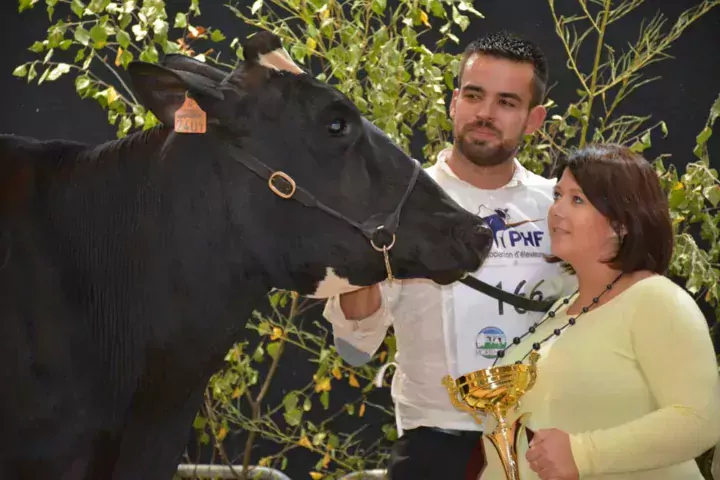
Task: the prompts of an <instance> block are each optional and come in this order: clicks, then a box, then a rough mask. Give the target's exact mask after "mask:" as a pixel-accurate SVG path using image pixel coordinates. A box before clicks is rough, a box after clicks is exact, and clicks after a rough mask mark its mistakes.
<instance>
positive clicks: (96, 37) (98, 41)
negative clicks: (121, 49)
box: [90, 24, 108, 49]
mask: <svg viewBox="0 0 720 480" xmlns="http://www.w3.org/2000/svg"><path fill="white" fill-rule="evenodd" d="M90 38H91V39H92V41H93V42H94V45H93V47H94V48H97V49H101V48H104V47H105V45H106V44H107V38H108V34H107V32H106V31H105V28H103V27H101V26H100V25H99V24H95V26H94V27H93V28H91V29H90Z"/></svg>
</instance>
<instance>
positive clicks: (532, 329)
mask: <svg viewBox="0 0 720 480" xmlns="http://www.w3.org/2000/svg"><path fill="white" fill-rule="evenodd" d="M622 276H623V273H622V272H621V273H620V275H618V276H617V277H615V280H613V281H612V282H610V283H609V284H607V285H606V286H605V290H603V291H602V292H601V293H600V295H598V296H597V297H595V298H593V299H592V303H591V304H590V305H587V306H585V307H583V308H582V310H581V311H580V313H578V314H577V315H575V316H574V317H570V318H569V319H568V321H567V323H566V324H565V325H563V326H562V327H560V328H556V329H555V330H553V332H552V333H551V334H550V335H548V336H547V337H545V338H544V339H543V340H541V341H540V342H535V343H533V345H532V349H530V351H528V353H526V354H525V356H524V357H523V358H522V359H521V360H518V361H517V362H515V363H516V364H520V363H522V362H523V360H525V359H526V358H527V357H528V356H529V355H530V354H531V353H532V352H533V351H538V350H540V347H542V345H543V344H544V343H545V342H547V341H548V340H550V339H551V338H553V337H559V336H560V334H561V333H562V331H563V330H565V329H566V328H568V327H571V326H573V325H575V323H576V321H577V319H578V318H580V317H581V316H582V315H583V314H584V313H587V312H588V311H589V310H590V309H591V308H592V307H593V306H595V305H596V304H597V303H598V302H599V301H600V297H602V296H603V295H604V294H605V293H607V292H609V291H610V290H612V288H613V286H614V285H615V284H616V283H617V281H618V280H620V277H622ZM577 292H578V290H575V292H574V293H573V294H572V295H570V296H569V297H566V298H564V299H563V301H562V302H561V303H560V305H558V306H557V308H555V310H552V311H549V312H548V313H547V315H546V316H545V317H544V318H543V319H542V320H540V321H539V322H538V323H534V324H533V325H532V326H531V327H530V328H529V329H528V331H527V332H525V333H523V334H522V335H521V336H519V337H515V338H513V343H512V344H510V345H508V346H507V347H506V348H504V349H503V350H498V352H497V353H496V354H495V361H494V362H493V364H492V366H493V367H494V366H495V365H496V364H497V362H498V361H499V360H500V359H501V358H503V357H504V356H505V352H507V351H508V350H509V349H510V348H512V347H514V346H515V345H518V344H520V342H522V339H523V338H525V337H527V336H528V335H531V334H533V333H535V331H536V330H537V327H539V326H540V325H542V324H543V323H545V322H546V321H547V319H548V318H554V317H555V314H556V313H557V312H558V310H560V309H561V308H562V307H563V306H564V305H567V304H568V303H570V298H572V297H573V296H574V295H575V294H576V293H577Z"/></svg>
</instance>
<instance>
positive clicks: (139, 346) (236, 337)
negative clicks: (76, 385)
mask: <svg viewBox="0 0 720 480" xmlns="http://www.w3.org/2000/svg"><path fill="white" fill-rule="evenodd" d="M168 135H169V131H168V130H166V129H156V130H154V131H150V132H144V133H140V134H135V135H134V136H130V137H129V138H126V139H123V140H118V141H114V142H109V143H108V144H105V145H103V146H101V147H99V148H96V149H93V150H92V151H90V152H88V154H87V158H85V159H84V160H85V162H86V163H85V164H84V165H83V164H82V162H81V164H80V165H78V167H77V170H76V172H75V174H74V178H73V179H72V180H71V181H70V182H69V183H68V185H70V187H69V188H66V189H64V190H63V191H62V192H59V195H58V198H62V199H63V201H62V202H60V205H61V207H59V208H63V210H64V211H62V212H58V215H63V216H64V217H65V218H66V219H67V222H65V224H64V225H66V226H68V227H69V228H68V229H67V230H66V231H64V232H61V233H62V235H60V236H59V237H61V238H64V239H65V240H66V242H63V245H64V247H65V251H64V252H58V253H60V255H61V257H62V258H66V259H69V260H70V261H71V262H73V267H74V268H71V269H69V270H68V271H69V272H73V271H74V272H75V273H77V271H78V270H79V271H81V272H83V273H82V275H80V276H74V277H73V278H67V281H70V282H81V283H84V284H83V285H78V288H79V289H80V291H90V290H91V289H92V288H97V289H98V290H99V291H98V292H96V293H95V294H94V295H93V296H91V297H89V298H88V297H86V298H79V299H78V302H81V303H83V305H82V306H81V307H82V310H83V311H84V312H85V315H86V320H87V321H88V322H96V323H97V322H100V323H99V324H96V325H94V329H93V331H94V333H95V335H96V338H94V339H93V340H94V341H99V342H100V344H101V345H102V344H103V343H104V348H105V350H104V351H103V352H102V353H103V355H106V356H108V358H107V359H106V360H107V361H108V362H109V364H111V365H114V366H115V368H116V370H115V371H114V372H110V375H111V378H113V380H114V381H115V382H116V385H115V388H119V389H124V388H127V387H129V386H130V384H133V383H135V384H136V385H137V386H139V388H140V389H141V392H140V393H138V392H136V393H135V394H134V395H133V398H134V401H138V399H142V398H148V399H152V402H151V403H152V404H153V405H156V406H157V407H158V408H163V405H162V402H158V399H159V398H160V397H163V396H167V397H171V396H173V397H177V395H187V396H190V395H191V394H192V392H196V391H197V388H198V387H204V386H205V383H206V382H207V379H208V377H209V376H210V375H211V374H212V373H214V372H215V371H217V369H218V368H219V367H220V366H221V364H222V359H223V358H224V356H225V354H226V353H227V352H228V350H229V349H230V348H231V346H232V344H233V342H236V341H240V340H242V339H243V337H244V335H245V332H246V331H247V330H246V329H245V323H246V319H247V318H248V317H249V316H250V315H251V313H252V311H253V309H254V308H255V307H256V306H257V305H258V303H259V302H262V301H263V295H264V294H265V293H266V291H267V289H268V286H267V285H266V284H265V281H264V275H263V273H262V271H261V270H260V269H259V268H258V267H256V266H255V264H254V263H253V261H252V257H251V256H250V255H248V254H247V253H246V250H245V249H244V248H243V245H240V244H239V241H238V240H237V239H238V238H241V236H242V235H241V232H238V231H234V230H235V229H239V228H245V227H244V226H242V225H241V224H238V223H236V222H233V221H231V219H230V218H229V215H230V213H229V209H230V207H229V205H228V198H230V197H229V196H228V192H227V191H226V189H227V185H226V184H224V183H223V181H222V175H221V173H222V172H220V171H218V168H219V167H218V165H217V164H213V163H212V162H211V159H210V158H209V157H210V155H208V156H207V157H205V158H203V155H202V154H203V152H202V150H201V149H199V147H197V145H198V144H199V142H202V139H200V138H197V137H196V138H188V137H185V138H177V137H175V138H173V137H172V136H168ZM168 138H170V141H172V142H178V144H177V145H175V146H174V147H173V146H171V145H168V144H167V143H166V141H167V140H168ZM168 147H170V148H168ZM163 152H165V153H167V155H166V156H163V155H161V153H163ZM205 153H208V152H205ZM84 168H92V169H93V172H92V175H87V174H86V172H84ZM89 178H92V179H93V180H92V181H90V180H88V179H89ZM234 201H235V202H237V201H239V200H238V199H237V197H235V198H234ZM55 238H58V237H55ZM80 245H84V246H86V247H87V249H85V248H83V249H79V248H77V247H78V246H80ZM90 252H99V253H96V254H92V253H90ZM91 285H92V287H91ZM108 302H111V303H112V305H108ZM103 307H105V308H103ZM107 307H109V308H107ZM100 311H109V312H111V313H109V317H106V318H103V319H99V318H98V316H97V313H98V312H100ZM108 324H112V326H113V329H114V332H112V335H111V334H110V333H111V332H106V331H102V329H103V327H102V325H108ZM117 338H125V339H127V343H128V344H127V345H123V346H122V348H125V349H127V351H126V352H125V355H131V356H132V358H136V359H142V361H141V362H139V363H138V365H137V366H133V371H123V369H124V368H125V367H124V366H123V365H121V364H119V363H118V362H115V363H113V362H114V361H115V359H113V358H112V355H113V351H115V350H117V346H116V345H113V344H114V342H116V341H117Z"/></svg>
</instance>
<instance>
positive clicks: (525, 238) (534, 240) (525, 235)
mask: <svg viewBox="0 0 720 480" xmlns="http://www.w3.org/2000/svg"><path fill="white" fill-rule="evenodd" d="M481 207H482V206H481ZM485 208H487V207H485ZM493 212H494V213H493V214H492V215H488V216H486V217H480V218H482V219H483V220H485V223H486V224H487V226H488V227H490V230H492V232H493V236H494V237H495V244H496V245H497V244H498V242H499V241H500V242H502V246H503V247H505V246H506V245H505V240H504V239H503V238H502V234H503V232H504V231H507V232H508V240H509V241H510V247H515V246H516V245H518V244H519V243H520V242H522V245H523V246H525V247H539V246H540V242H541V241H542V238H543V234H544V232H543V231H541V230H535V231H532V232H518V231H517V230H515V229H514V227H519V226H520V225H524V224H526V223H532V222H538V221H541V220H542V219H541V218H538V219H535V220H522V221H519V222H514V223H510V214H509V213H508V209H507V208H496V209H494V210H493ZM478 215H479V213H478Z"/></svg>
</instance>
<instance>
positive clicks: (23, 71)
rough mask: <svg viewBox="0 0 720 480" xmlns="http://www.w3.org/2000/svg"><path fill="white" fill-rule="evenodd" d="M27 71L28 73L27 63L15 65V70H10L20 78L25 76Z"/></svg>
mask: <svg viewBox="0 0 720 480" xmlns="http://www.w3.org/2000/svg"><path fill="white" fill-rule="evenodd" d="M27 73H28V68H27V64H25V65H20V66H18V67H16V68H15V70H13V72H12V74H13V75H14V76H16V77H20V78H23V77H25V76H26V75H27Z"/></svg>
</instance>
